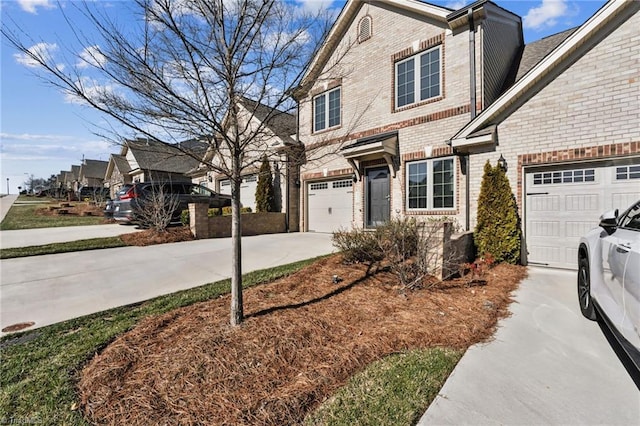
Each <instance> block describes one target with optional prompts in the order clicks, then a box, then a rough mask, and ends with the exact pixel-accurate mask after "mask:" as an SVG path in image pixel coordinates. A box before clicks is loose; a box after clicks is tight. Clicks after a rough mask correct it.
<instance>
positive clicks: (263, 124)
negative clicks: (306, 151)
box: [189, 98, 299, 231]
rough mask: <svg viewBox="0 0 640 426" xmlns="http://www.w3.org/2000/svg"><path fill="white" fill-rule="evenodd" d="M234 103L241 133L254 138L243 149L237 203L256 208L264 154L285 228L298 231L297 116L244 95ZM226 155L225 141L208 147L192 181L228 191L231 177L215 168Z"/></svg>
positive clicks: (230, 186) (226, 160) (191, 174)
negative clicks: (293, 150)
mask: <svg viewBox="0 0 640 426" xmlns="http://www.w3.org/2000/svg"><path fill="white" fill-rule="evenodd" d="M237 104H238V108H239V117H240V120H239V121H240V124H239V128H240V129H246V130H245V131H244V133H245V134H248V135H252V137H253V139H252V141H251V142H250V143H248V144H247V146H246V149H245V156H244V169H243V172H242V181H241V183H240V202H241V204H242V206H243V207H249V208H251V209H252V211H255V209H256V203H255V199H256V189H257V186H258V172H259V170H260V166H261V164H262V159H263V157H265V156H266V157H267V159H268V161H269V162H270V167H271V172H272V179H273V182H274V189H275V196H276V204H277V207H278V210H279V211H280V212H282V213H287V218H288V223H289V228H288V229H289V230H292V231H293V230H297V225H298V222H299V215H298V199H299V192H298V188H299V185H297V184H296V182H297V181H298V168H297V166H296V165H295V164H294V162H293V160H291V158H290V153H291V148H292V147H293V146H297V145H298V144H297V142H296V141H295V134H296V117H295V116H294V115H292V114H289V113H287V112H283V111H279V110H275V109H273V108H271V107H268V106H265V105H262V104H259V103H257V102H255V101H252V100H250V99H247V98H240V99H239V100H238V102H237ZM228 158H229V155H228V153H227V152H226V151H225V148H224V143H222V144H220V147H219V148H217V149H209V150H208V151H207V154H206V155H205V157H204V159H203V161H202V162H201V163H200V165H199V166H198V167H197V168H196V169H194V170H192V171H191V172H190V173H189V174H190V176H192V180H193V182H195V183H199V184H201V185H204V186H207V187H208V188H210V189H212V190H214V191H216V192H220V193H222V194H231V188H232V185H231V180H230V179H229V177H228V176H227V175H225V174H224V173H221V172H220V170H219V169H218V170H215V169H216V168H218V167H219V166H223V165H224V164H226V163H225V162H227V163H228V161H229V160H228ZM212 166H213V167H212ZM216 166H218V167H216ZM222 168H227V169H229V168H230V167H229V166H223V167H222Z"/></svg>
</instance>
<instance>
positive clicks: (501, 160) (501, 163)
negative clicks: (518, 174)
mask: <svg viewBox="0 0 640 426" xmlns="http://www.w3.org/2000/svg"><path fill="white" fill-rule="evenodd" d="M498 166H500V168H501V169H502V170H504V171H505V172H506V171H507V160H505V159H504V157H503V156H502V154H500V158H498Z"/></svg>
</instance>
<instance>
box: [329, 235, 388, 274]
mask: <svg viewBox="0 0 640 426" xmlns="http://www.w3.org/2000/svg"><path fill="white" fill-rule="evenodd" d="M377 233H379V231H377V230H376V231H368V230H365V229H359V228H354V229H352V230H350V231H348V230H342V229H341V230H339V231H337V232H334V233H333V236H332V237H331V241H332V243H333V246H334V247H335V248H337V249H338V250H340V251H341V252H342V255H343V257H344V260H345V262H348V263H365V264H367V265H368V266H369V268H368V270H367V272H369V270H371V268H372V267H373V266H374V265H377V264H378V263H379V262H380V261H381V260H382V259H383V258H384V255H383V253H382V250H381V248H380V246H379V244H378V239H379V238H378V235H377Z"/></svg>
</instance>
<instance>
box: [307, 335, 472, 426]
mask: <svg viewBox="0 0 640 426" xmlns="http://www.w3.org/2000/svg"><path fill="white" fill-rule="evenodd" d="M463 353H464V351H461V350H454V349H443V348H431V349H425V350H415V351H411V352H405V353H400V354H395V355H391V356H388V357H386V358H384V359H381V360H380V361H377V362H374V363H373V364H371V365H369V366H368V367H367V368H366V369H365V370H364V371H362V372H360V373H358V374H356V375H355V376H353V377H352V378H351V379H350V380H349V382H348V383H347V384H346V385H345V386H344V387H343V388H342V389H340V390H339V391H338V392H337V393H336V394H335V395H334V396H333V397H331V398H329V399H328V400H327V401H326V402H325V403H324V404H322V406H321V407H320V408H319V409H318V410H316V411H315V412H314V413H311V415H309V416H307V418H306V419H305V423H304V424H305V425H307V426H311V425H336V426H341V425H350V426H357V425H361V426H365V425H407V426H409V425H415V424H416V423H417V422H418V420H420V417H421V416H422V415H423V414H424V411H425V409H426V407H428V406H429V404H431V401H433V400H434V399H435V397H436V396H437V395H438V392H439V391H440V389H441V388H442V386H443V385H444V382H445V381H446V380H447V377H449V374H451V371H453V369H454V367H455V366H456V364H457V363H458V361H459V360H460V358H461V357H462V355H463Z"/></svg>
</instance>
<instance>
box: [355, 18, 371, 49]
mask: <svg viewBox="0 0 640 426" xmlns="http://www.w3.org/2000/svg"><path fill="white" fill-rule="evenodd" d="M371 24H372V20H371V16H369V15H365V16H363V17H362V19H360V22H358V43H362V42H363V41H366V40H369V39H370V38H371V36H372V35H373V32H372V25H371Z"/></svg>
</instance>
